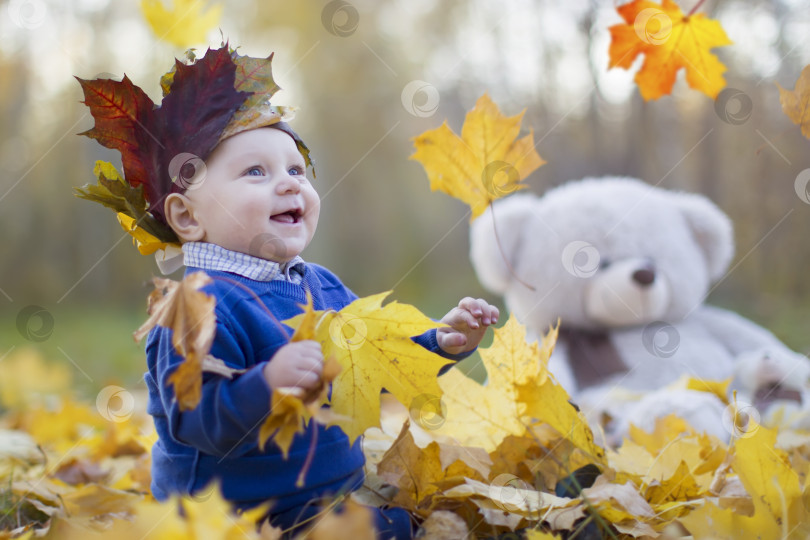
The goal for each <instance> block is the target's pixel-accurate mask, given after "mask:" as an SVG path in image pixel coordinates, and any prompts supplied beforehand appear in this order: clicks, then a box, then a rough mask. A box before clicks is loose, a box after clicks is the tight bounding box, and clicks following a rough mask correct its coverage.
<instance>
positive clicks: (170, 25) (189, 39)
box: [141, 0, 222, 49]
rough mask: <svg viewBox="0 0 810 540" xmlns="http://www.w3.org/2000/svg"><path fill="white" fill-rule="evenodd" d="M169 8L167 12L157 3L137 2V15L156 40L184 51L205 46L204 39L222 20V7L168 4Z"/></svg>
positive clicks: (186, 1)
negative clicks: (141, 15)
mask: <svg viewBox="0 0 810 540" xmlns="http://www.w3.org/2000/svg"><path fill="white" fill-rule="evenodd" d="M171 5H172V7H171V9H167V8H166V6H164V5H163V2H162V1H161V0H141V11H142V12H143V16H144V18H145V19H146V22H148V23H149V27H150V28H152V31H153V32H154V33H155V35H156V36H157V37H158V39H161V40H163V41H167V42H169V43H171V44H173V45H177V46H178V47H182V48H184V49H185V48H188V47H191V46H192V45H198V44H200V43H205V42H206V41H207V40H206V35H207V34H208V32H209V31H210V30H211V29H212V28H215V27H216V26H217V25H218V24H219V19H220V17H221V16H222V4H215V5H209V4H208V3H207V2H201V1H200V0H171Z"/></svg>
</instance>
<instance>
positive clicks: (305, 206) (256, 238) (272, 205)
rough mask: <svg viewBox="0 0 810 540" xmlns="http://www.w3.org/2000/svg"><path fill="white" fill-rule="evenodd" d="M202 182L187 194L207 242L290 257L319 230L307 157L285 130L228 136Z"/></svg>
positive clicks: (276, 257) (273, 256)
mask: <svg viewBox="0 0 810 540" xmlns="http://www.w3.org/2000/svg"><path fill="white" fill-rule="evenodd" d="M197 182H198V183H195V184H193V185H191V187H189V189H188V190H187V191H186V192H185V195H186V197H188V199H189V200H190V201H191V203H192V205H193V209H194V210H193V214H194V217H195V219H196V220H197V221H198V222H199V223H200V225H201V227H202V229H203V230H204V236H203V238H202V241H204V242H211V243H213V244H217V245H220V246H222V247H224V248H226V249H230V250H233V251H239V252H242V253H247V254H249V255H253V256H256V257H261V258H264V259H268V260H272V261H276V262H285V261H288V260H290V259H292V258H293V257H295V256H296V255H298V254H300V253H301V252H302V251H303V250H304V248H305V247H307V245H308V244H309V242H310V240H312V236H313V235H314V234H315V228H316V227H317V225H318V216H319V214H320V199H319V197H318V193H317V192H316V191H315V188H313V187H312V185H311V184H310V183H309V180H308V179H307V177H306V164H305V162H304V158H303V157H302V156H301V154H300V153H299V151H298V148H297V147H296V145H295V142H294V141H293V139H292V137H290V136H289V135H287V134H286V133H284V132H283V131H280V130H278V129H273V128H259V129H254V130H250V131H243V132H242V133H239V134H237V135H234V136H233V137H230V138H228V139H226V140H225V141H223V142H222V143H220V145H219V146H217V147H216V148H215V149H214V151H213V152H212V153H211V156H210V157H209V159H208V160H207V162H206V173H205V176H204V177H203V178H202V179H201V180H198V181H197Z"/></svg>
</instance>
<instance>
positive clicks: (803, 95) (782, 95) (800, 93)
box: [776, 65, 810, 139]
mask: <svg viewBox="0 0 810 540" xmlns="http://www.w3.org/2000/svg"><path fill="white" fill-rule="evenodd" d="M776 86H777V87H778V88H779V102H780V103H781V104H782V110H783V111H784V112H785V114H786V115H787V117H788V118H790V119H791V121H793V123H794V124H796V125H797V126H801V128H802V135H804V136H805V137H807V138H808V139H810V65H807V66H804V69H802V74H801V75H800V76H799V79H798V80H797V81H796V86H795V88H794V89H793V90H785V89H784V88H782V87H781V86H780V85H779V83H776Z"/></svg>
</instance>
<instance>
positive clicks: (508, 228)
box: [470, 194, 539, 294]
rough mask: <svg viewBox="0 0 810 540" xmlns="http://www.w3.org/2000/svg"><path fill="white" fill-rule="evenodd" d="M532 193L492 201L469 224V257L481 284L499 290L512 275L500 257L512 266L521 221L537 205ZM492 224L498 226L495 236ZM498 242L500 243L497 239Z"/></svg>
mask: <svg viewBox="0 0 810 540" xmlns="http://www.w3.org/2000/svg"><path fill="white" fill-rule="evenodd" d="M538 200H539V199H538V198H537V197H536V196H535V195H530V194H521V195H511V196H509V197H506V198H505V199H500V200H498V201H495V203H493V207H494V215H495V222H494V223H493V220H492V217H493V207H489V208H487V210H486V211H485V212H484V213H483V214H481V216H480V217H478V219H476V220H475V221H473V222H472V225H470V259H471V260H472V263H473V268H475V273H476V274H477V275H478V280H479V281H480V282H481V284H482V285H483V286H484V287H486V288H487V289H489V290H490V291H492V292H494V293H497V294H503V293H504V292H505V291H506V289H507V287H508V286H509V283H510V282H511V280H512V279H514V278H513V276H512V272H510V271H509V267H508V266H507V264H506V261H505V260H504V257H506V259H507V260H508V261H509V264H510V265H512V268H515V266H516V265H517V262H518V254H519V252H520V246H521V243H522V239H523V235H524V229H525V221H526V219H527V218H528V217H529V216H531V214H532V211H533V210H534V209H535V208H536V207H537V202H538ZM495 227H497V228H498V233H497V239H496V234H495ZM499 242H500V247H498V243H499Z"/></svg>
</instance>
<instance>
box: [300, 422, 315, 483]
mask: <svg viewBox="0 0 810 540" xmlns="http://www.w3.org/2000/svg"><path fill="white" fill-rule="evenodd" d="M310 425H311V426H312V439H310V441H309V450H308V451H307V459H306V461H305V462H304V465H303V466H302V467H301V471H300V472H299V473H298V479H297V480H296V481H295V487H297V488H299V489H301V488H302V487H304V478H305V477H306V475H307V473H308V472H309V467H310V466H311V465H312V458H314V457H315V446H317V444H318V424H316V423H315V422H310Z"/></svg>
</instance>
